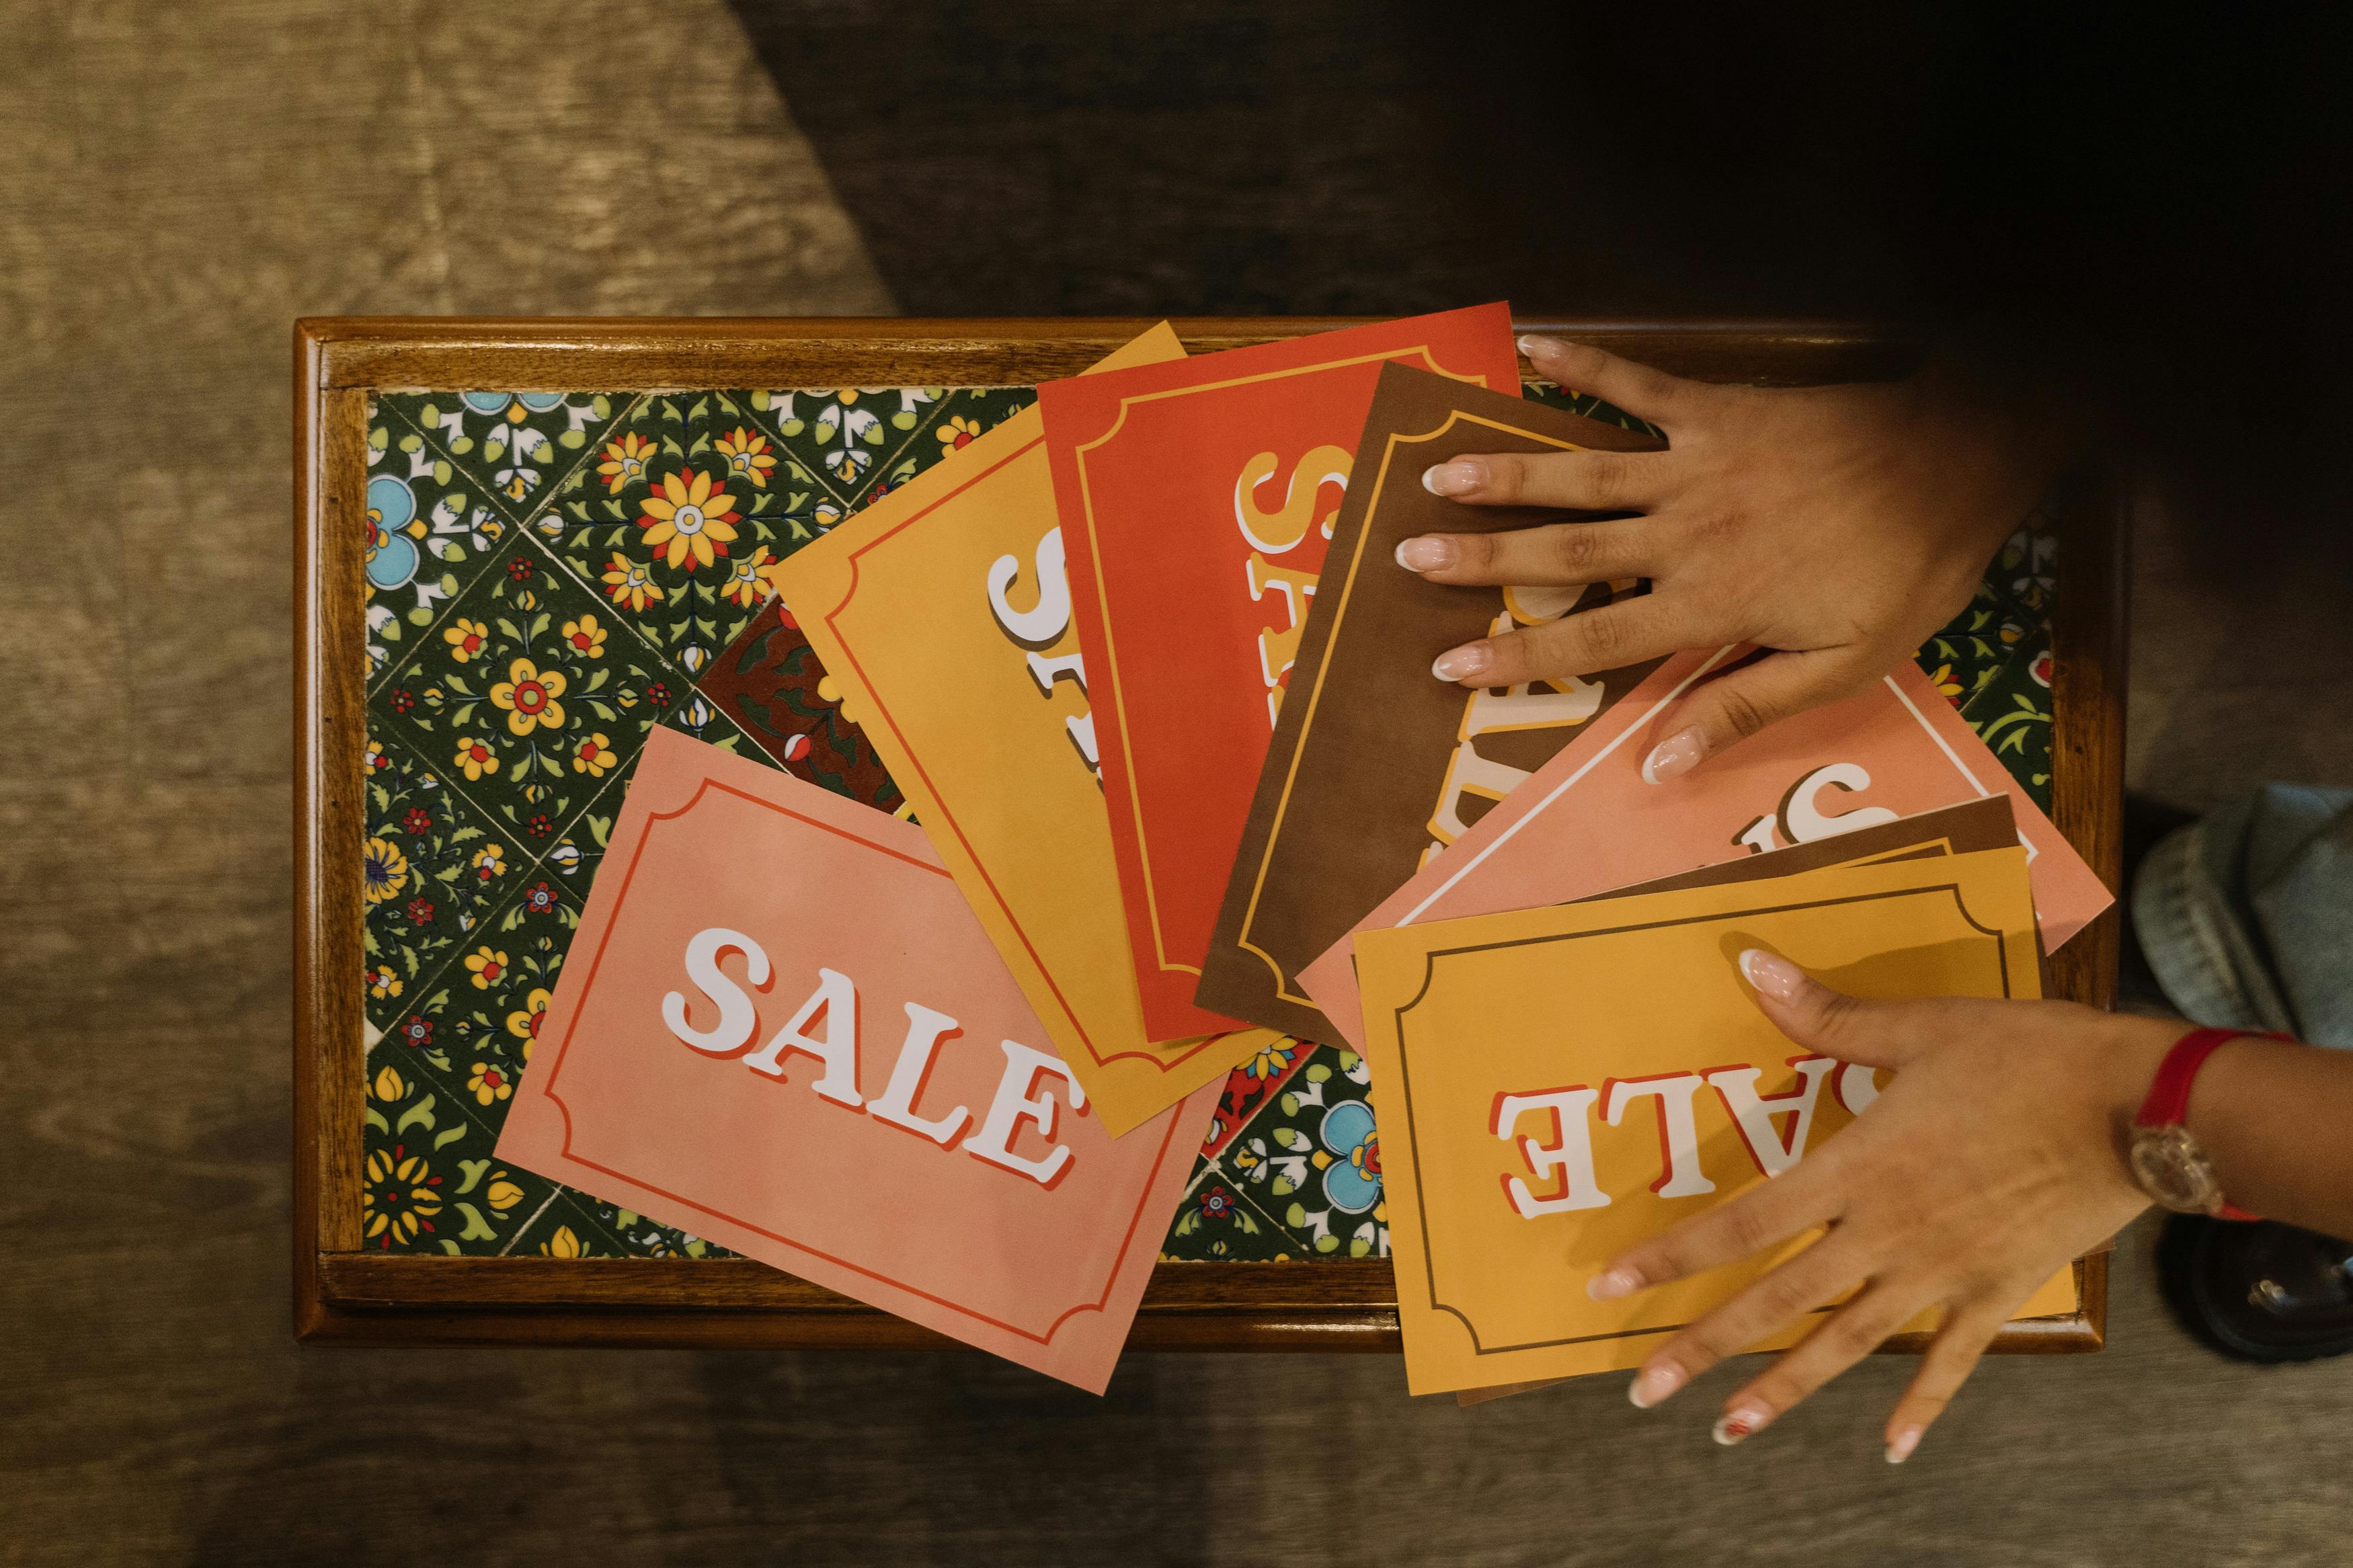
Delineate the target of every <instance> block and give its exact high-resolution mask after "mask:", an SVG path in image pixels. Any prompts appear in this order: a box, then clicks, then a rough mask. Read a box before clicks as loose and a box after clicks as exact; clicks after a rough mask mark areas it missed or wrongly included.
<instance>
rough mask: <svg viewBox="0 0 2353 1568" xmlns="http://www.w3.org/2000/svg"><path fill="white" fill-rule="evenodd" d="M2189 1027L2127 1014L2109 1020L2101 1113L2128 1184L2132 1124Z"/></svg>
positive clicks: (2119, 1166) (2173, 1020)
mask: <svg viewBox="0 0 2353 1568" xmlns="http://www.w3.org/2000/svg"><path fill="white" fill-rule="evenodd" d="M2185 1030H2186V1026H2184V1025H2183V1024H2182V1023H2180V1022H2179V1020H2178V1019H2171V1018H2143V1017H2139V1016H2131V1015H2126V1014H2112V1015H2110V1016H2109V1039H2108V1047H2107V1051H2106V1071H2105V1074H2104V1075H2103V1085H2102V1109H2103V1110H2104V1111H2105V1115H2106V1120H2107V1124H2108V1131H2109V1136H2110V1138H2111V1140H2112V1141H2113V1142H2114V1144H2115V1150H2116V1163H2117V1169H2118V1170H2119V1171H2120V1172H2122V1173H2124V1174H2125V1176H2126V1179H2127V1180H2130V1179H2131V1171H2132V1137H2133V1123H2134V1121H2135V1119H2136V1118H2137V1117H2138V1115H2139V1114H2140V1108H2141V1105H2142V1103H2143V1102H2144V1101H2145V1100H2147V1099H2148V1090H2149V1086H2150V1085H2151V1084H2153V1083H2155V1082H2156V1081H2157V1073H2158V1068H2160V1067H2162V1066H2163V1065H2164V1064H2165V1057H2166V1053H2167V1052H2168V1051H2170V1050H2171V1049H2173V1043H2174V1041H2176V1040H2178V1039H2179V1038H2180V1037H2182V1035H2183V1033H2184V1032H2185Z"/></svg>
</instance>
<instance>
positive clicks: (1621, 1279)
mask: <svg viewBox="0 0 2353 1568" xmlns="http://www.w3.org/2000/svg"><path fill="white" fill-rule="evenodd" d="M1641 1284H1642V1277H1641V1275H1639V1274H1637V1273H1635V1272H1634V1271H1633V1270H1632V1269H1630V1268H1627V1267H1626V1266H1625V1265H1624V1264H1622V1263H1621V1264H1620V1265H1619V1266H1618V1267H1617V1268H1611V1269H1607V1270H1604V1271H1603V1272H1601V1273H1599V1274H1596V1275H1595V1276H1594V1277H1593V1278H1592V1279H1588V1280H1587V1281H1586V1282H1585V1293H1586V1294H1587V1295H1588V1296H1590V1297H1592V1298H1593V1299H1594V1300H1597V1301H1615V1300H1618V1299H1619V1298H1620V1297H1621V1296H1630V1295H1632V1294H1633V1293H1634V1292H1635V1291H1636V1290H1637V1289H1641Z"/></svg>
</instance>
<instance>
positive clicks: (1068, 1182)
mask: <svg viewBox="0 0 2353 1568" xmlns="http://www.w3.org/2000/svg"><path fill="white" fill-rule="evenodd" d="M540 1041H541V1044H540V1047H539V1051H538V1053H537V1057H536V1059H534V1060H533V1063H532V1064H531V1068H530V1070H529V1071H528V1072H527V1073H526V1074H525V1075H524V1078H523V1081H522V1086H521V1088H520V1089H518V1091H517V1092H516V1095H515V1100H514V1106H513V1110H512V1113H511V1114H510V1116H509V1117H508V1119H507V1123H506V1128H505V1131H504V1132H503V1133H502V1134H501V1138H500V1141H499V1150H498V1152H499V1156H500V1158H501V1159H504V1160H511V1161H512V1162H513V1163H516V1164H519V1165H522V1166H524V1167H525V1168H527V1169H530V1170H533V1171H536V1172H537V1173H540V1174H541V1175H543V1176H546V1177H547V1178H549V1179H550V1180H552V1181H558V1182H562V1183H564V1184H566V1185H569V1186H573V1187H577V1188H579V1189H581V1190H583V1191H585V1192H588V1193H592V1194H596V1196H598V1197H601V1198H603V1199H605V1200H607V1202H610V1203H616V1204H620V1205H625V1206H627V1207H628V1208H631V1209H634V1210H636V1211H638V1213H640V1214H645V1215H651V1216H653V1217H654V1218H656V1219H658V1220H660V1221H661V1222H663V1223H664V1224H668V1225H673V1226H679V1227H681V1228H682V1229H685V1230H688V1231H690V1232H692V1233H693V1234H695V1235H698V1236H702V1237H708V1238H710V1239H711V1240H712V1241H716V1242H718V1243H719V1244H720V1245H721V1246H723V1247H728V1248H730V1249H731V1250H733V1251H736V1252H741V1253H744V1254H745V1255H746V1256H749V1257H752V1258H758V1259H760V1260H761V1261H762V1262H764V1263H768V1264H771V1265H773V1266H775V1267H776V1268H782V1269H785V1270H786V1271H788V1272H790V1273H793V1274H796V1275H798V1276H800V1277H801V1278H802V1279H808V1280H812V1281H814V1282H816V1283H818V1284H819V1285H823V1286H825V1287H827V1288H828V1289H834V1290H838V1291H839V1292H841V1293H842V1294H843V1295H846V1296H850V1297H853V1298H855V1299H857V1300H860V1301H864V1302H866V1303H868V1304H869V1305H871V1306H875V1307H879V1308H881V1309H882V1310H886V1311H890V1312H893V1313H896V1314H898V1315H899V1316H900V1317H902V1318H906V1319H908V1320H910V1321H914V1322H918V1323H922V1324H923V1325H924V1326H926V1327H928V1328H932V1329H934V1330H937V1331H939V1332H941V1333H943V1334H947V1335H950V1336H952V1337H954V1338H955V1339H959V1340H962V1341H965V1342H967V1343H970V1344H974V1345H977V1346H979V1347H980V1348H982V1349H984V1350H987V1351H991V1352H995V1353H996V1354H998V1355H1001V1356H1004V1357H1006V1358H1007V1359H1008V1360H1011V1361H1015V1362H1018V1363H1021V1364H1023V1365H1025V1366H1029V1367H1034V1368H1036V1369H1037V1370H1039V1371H1040V1372H1044V1373H1049V1374H1050V1375H1052V1376H1055V1377H1058V1378H1061V1379H1063V1380H1064V1381H1066V1382H1069V1383H1073V1384H1078V1385H1079V1386H1080V1387H1082V1388H1086V1389H1090V1390H1092V1391H1095V1392H1097V1393H1100V1392H1101V1391H1102V1390H1103V1386H1104V1384H1106V1383H1107V1382H1108V1381H1109V1380H1110V1377H1111V1372H1112V1367H1113V1363H1115V1362H1116V1361H1117V1359H1118V1356H1119V1351H1120V1347H1121V1345H1122V1344H1123V1343H1124V1342H1125V1340H1126V1338H1127V1330H1128V1325H1129V1323H1130V1321H1132V1320H1133V1318H1134V1314H1135V1309H1136V1303H1137V1302H1138V1300H1140V1299H1141V1297H1142V1295H1143V1292H1144V1287H1145V1280H1146V1279H1147V1277H1148V1276H1149V1275H1150V1273H1151V1270H1152V1266H1153V1263H1154V1261H1155V1254H1156V1250H1157V1243H1158V1240H1159V1238H1160V1237H1161V1236H1162V1234H1163V1233H1164V1232H1165V1231H1166V1226H1167V1222H1168V1216H1169V1214H1170V1212H1171V1211H1172V1210H1173V1208H1174V1207H1175V1205H1176V1200H1177V1194H1178V1192H1179V1190H1180V1189H1181V1187H1182V1185H1183V1184H1184V1181H1185V1178H1186V1176H1187V1173H1189V1171H1190V1169H1191V1166H1192V1161H1193V1156H1194V1153H1195V1152H1196V1150H1198V1147H1199V1145H1200V1141H1201V1136H1202V1132H1203V1130H1204V1128H1205V1127H1206V1126H1207V1124H1208V1117H1209V1113H1210V1110H1211V1108H1212V1105H1213V1104H1214V1102H1215V1100H1216V1098H1217V1095H1218V1086H1216V1085H1211V1086H1209V1087H1207V1088H1205V1089H1201V1090H1199V1091H1198V1092H1197V1093H1196V1094H1194V1095H1192V1096H1191V1097H1189V1098H1188V1099H1187V1100H1186V1101H1184V1102H1183V1103H1182V1104H1180V1105H1177V1106H1175V1107H1172V1108H1171V1109H1169V1110H1166V1111H1164V1112H1162V1113H1161V1114H1160V1115H1159V1116H1157V1117H1155V1118H1154V1119H1153V1120H1151V1121H1147V1122H1145V1124H1144V1125H1142V1126H1140V1127H1138V1128H1136V1129H1135V1130H1134V1131H1133V1132H1132V1133H1130V1134H1129V1135H1128V1136H1126V1137H1124V1138H1116V1139H1115V1138H1113V1136H1112V1135H1111V1134H1110V1132H1109V1131H1106V1130H1105V1129H1104V1127H1103V1123H1102V1121H1101V1120H1100V1119H1099V1118H1098V1117H1096V1116H1095V1115H1094V1114H1093V1112H1092V1107H1091V1106H1090V1104H1089V1102H1088V1100H1087V1096H1086V1093H1085V1090H1084V1089H1082V1087H1081V1085H1080V1083H1079V1080H1078V1079H1077V1078H1076V1077H1075V1076H1074V1075H1073V1074H1072V1073H1071V1069H1070V1067H1069V1065H1068V1064H1067V1063H1066V1062H1065V1061H1064V1060H1063V1059H1062V1058H1060V1056H1058V1055H1057V1054H1056V1053H1055V1052H1054V1051H1053V1049H1052V1048H1051V1047H1050V1041H1049V1039H1048V1037H1047V1036H1046V1034H1045V1031H1044V1030H1043V1029H1042V1028H1041V1027H1040V1026H1039V1022H1038V1018H1037V1015H1036V1014H1035V1013H1034V1012H1032V1011H1031V1010H1030V1008H1029V1005H1028V1004H1027V1003H1026V1002H1025V1001H1024V1000H1023V999H1022V995H1021V991H1020V987H1019V986H1018V985H1016V984H1014V981H1013V977H1012V976H1011V975H1010V974H1008V973H1007V972H1006V969H1005V965H1004V963H1002V962H1001V961H1000V960H999V959H998V958H997V952H996V950H995V948H993V947H992V946H991V945H990V943H989V941H988V938H987V934H986V933H985V932H983V931H982V930H981V929H980V926H979V925H978V923H977V922H976V921H975V920H974V919H973V916H972V913H971V910H969V908H968V907H967V906H966V905H965V900H964V898H963V896H962V895H961V894H959V893H958V892H957V891H956V888H955V882H954V881H953V880H952V879H950V878H949V876H948V874H947V872H946V870H945V869H944V868H943V867H942V866H941V864H940V860H939V857H938V856H937V855H935V854H934V852H933V850H932V847H931V846H930V844H929V843H928V842H926V841H925V839H924V837H923V832H922V830H921V829H919V828H917V827H916V826H913V824H911V823H907V822H902V821H900V820H898V819H896V818H894V817H892V816H886V815H884V814H883V813H881V812H879V811H874V810H872V809H871V808H868V807H865V806H861V805H856V804H855V803H853V802H849V801H846V800H843V799H841V798H840V797H839V796H838V795H832V794H830V793H829V792H828V791H825V790H822V789H819V788H818V787H816V786H815V785H811V784H803V783H802V782H800V781H799V780H797V779H795V778H792V777H790V776H789V775H787V774H784V773H777V772H776V771H774V770H773V769H770V768H766V767H763V766H761V765H759V764H757V763H751V762H747V761H745V760H744V759H743V758H740V757H737V756H735V755H733V754H732V753H730V752H724V751H722V750H720V749H719V748H717V747H714V746H710V745H706V744H704V743H702V742H699V741H693V740H690V739H688V738H686V737H684V736H682V735H679V734H677V733H675V732H673V731H668V730H657V731H654V733H653V735H652V737H651V738H650V739H649V742H647V746H646V750H645V752H644V755H643V758H642V760H640V762H639V763H638V771H637V774H636V776H635V778H634V779H633V781H632V782H631V784H630V787H629V793H628V797H627V799H626V800H624V802H623V803H622V807H621V811H620V814H619V816H618V819H617V821H616V823H615V824H614V827H613V832H612V836H611V839H610V843H609V846H608V847H607V853H606V862H605V865H604V868H603V869H602V871H601V873H600V874H599V875H598V877H597V879H596V884H595V886H594V888H593V889H592V890H591V893H590V897H589V902H588V907H587V909H586V912H585V913H584V914H583V916H582V919H581V922H580V928H579V931H578V933H577V934H576V935H575V938H574V942H573V946H572V949H571V952H570V954H569V956H568V957H567V958H566V960H565V965H564V971H563V973H562V976H561V978H560V979H559V981H558V983H557V986H556V992H555V995H554V1000H553V1001H552V1002H551V1003H550V1004H549V1006H548V1010H547V1015H546V1017H545V1020H544V1022H543V1024H542V1026H541V1034H540Z"/></svg>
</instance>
